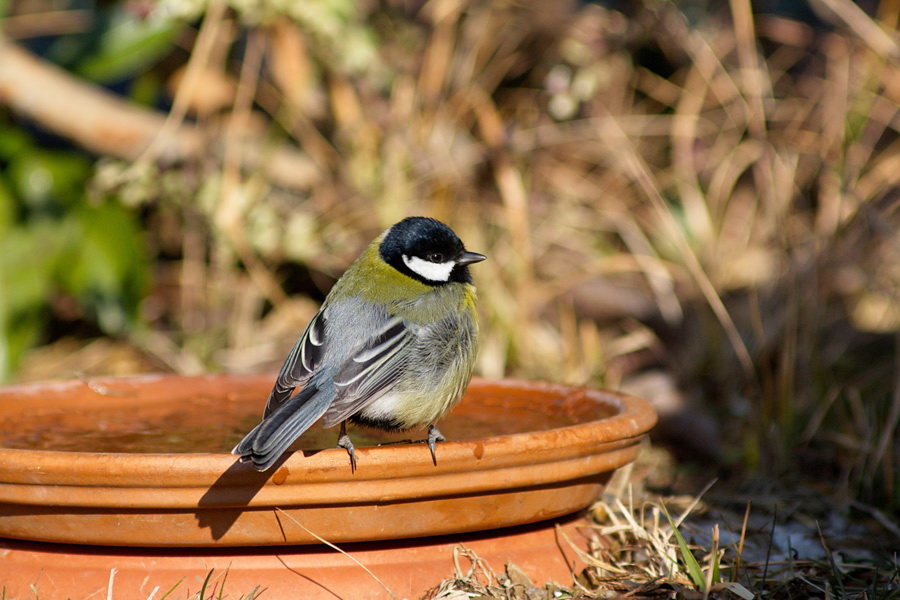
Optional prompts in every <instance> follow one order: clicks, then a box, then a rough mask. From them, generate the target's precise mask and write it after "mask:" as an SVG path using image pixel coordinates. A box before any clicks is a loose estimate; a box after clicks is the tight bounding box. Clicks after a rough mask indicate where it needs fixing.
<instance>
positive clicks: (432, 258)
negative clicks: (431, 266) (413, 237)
mask: <svg viewBox="0 0 900 600" xmlns="http://www.w3.org/2000/svg"><path fill="white" fill-rule="evenodd" d="M428 262H433V263H442V262H444V255H443V254H441V253H440V252H433V253H432V254H429V255H428Z"/></svg>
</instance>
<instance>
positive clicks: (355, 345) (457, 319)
mask: <svg viewBox="0 0 900 600" xmlns="http://www.w3.org/2000/svg"><path fill="white" fill-rule="evenodd" d="M484 259H485V256H484V255H482V254H477V253H475V252H468V251H466V248H465V246H463V243H462V242H461V241H460V239H459V237H457V235H456V234H455V233H454V232H453V230H452V229H450V228H449V227H447V226H446V225H444V224H443V223H441V222H440V221H436V220H435V219H429V218H426V217H409V218H407V219H404V220H402V221H400V222H399V223H397V224H396V225H394V226H393V227H391V228H389V229H388V230H387V231H385V232H384V233H382V234H381V235H380V236H379V237H378V238H376V239H375V241H373V242H372V243H371V244H370V245H369V247H368V248H366V250H365V251H364V252H363V253H362V254H361V255H360V257H359V258H357V259H356V261H355V262H354V263H353V264H352V265H350V268H348V269H347V271H346V272H345V273H344V275H343V276H342V277H341V278H340V279H339V280H338V281H337V283H336V284H335V285H334V287H333V288H332V290H331V292H329V294H328V296H327V297H326V298H325V302H324V303H323V304H322V308H321V310H320V311H319V312H318V313H317V314H316V316H315V317H313V319H312V321H310V323H309V325H307V327H306V330H305V331H304V332H303V335H301V336H300V339H299V340H298V341H297V343H296V344H295V345H294V348H293V349H292V350H291V352H290V354H288V357H287V359H286V360H285V361H284V365H283V366H282V367H281V372H280V373H279V374H278V378H277V380H276V381H275V385H274V387H273V388H272V392H271V393H270V394H269V399H268V401H267V402H266V408H265V413H264V415H263V420H262V422H261V423H260V424H259V425H257V426H256V427H255V428H254V429H253V430H252V431H251V432H250V433H248V434H247V436H246V437H245V438H244V439H243V440H242V441H241V443H239V444H238V445H237V446H236V447H235V448H234V450H232V452H233V453H234V454H239V455H240V456H241V460H245V461H246V460H249V461H252V462H253V465H254V466H255V467H256V468H257V469H258V470H260V471H265V470H266V469H268V468H269V467H271V466H272V465H273V464H274V463H275V461H276V460H277V459H278V457H279V456H281V454H282V453H283V452H284V451H285V450H286V449H287V447H288V446H290V445H291V443H292V442H293V441H294V440H295V439H297V437H299V436H300V435H301V434H302V433H303V432H304V431H306V430H307V429H309V427H310V426H311V425H312V424H313V423H315V422H316V421H317V420H318V419H319V418H320V417H321V418H322V424H323V425H324V426H325V427H332V426H334V425H337V424H338V423H340V425H341V430H340V434H339V437H338V446H339V447H341V448H344V449H346V450H347V453H348V454H349V455H350V467H351V470H352V471H354V472H355V471H356V453H355V452H354V448H353V443H352V442H351V441H350V437H349V436H348V435H347V430H346V421H347V420H350V421H353V422H355V423H358V424H361V425H364V426H369V427H375V428H378V429H384V430H406V429H412V428H416V427H424V426H428V438H427V442H428V447H429V449H430V450H431V459H432V461H433V462H434V464H435V465H436V464H437V458H436V455H435V442H439V441H444V436H443V435H441V432H440V431H438V429H437V427H435V426H434V423H435V421H437V420H438V419H440V418H441V417H442V416H443V415H444V414H445V413H446V412H447V411H448V410H450V409H451V408H452V407H453V406H454V405H455V404H456V403H457V402H459V400H460V398H461V397H462V395H463V392H465V389H466V387H467V386H468V384H469V380H470V379H471V377H472V368H473V366H474V362H475V350H476V348H475V343H476V338H477V335H478V320H477V314H476V311H475V286H474V285H473V283H472V277H471V275H470V274H469V267H468V266H469V265H470V264H472V263H477V262H480V261H482V260H484ZM299 386H302V387H301V388H300V390H299V391H297V392H296V393H294V391H295V389H296V388H297V387H299Z"/></svg>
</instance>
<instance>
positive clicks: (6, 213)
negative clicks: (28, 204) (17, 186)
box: [0, 174, 18, 235]
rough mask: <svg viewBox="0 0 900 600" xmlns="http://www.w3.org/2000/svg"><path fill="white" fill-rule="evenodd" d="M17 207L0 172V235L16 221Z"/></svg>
mask: <svg viewBox="0 0 900 600" xmlns="http://www.w3.org/2000/svg"><path fill="white" fill-rule="evenodd" d="M17 213H18V207H17V206H16V200H15V198H13V195H12V192H11V191H10V189H9V184H8V183H7V182H6V180H5V179H4V178H3V175H2V174H0V235H2V234H3V232H4V231H5V230H6V229H8V228H9V227H10V226H11V225H12V224H13V223H15V221H16V215H17Z"/></svg>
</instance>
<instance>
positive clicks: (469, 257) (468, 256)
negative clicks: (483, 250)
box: [456, 252, 487, 265]
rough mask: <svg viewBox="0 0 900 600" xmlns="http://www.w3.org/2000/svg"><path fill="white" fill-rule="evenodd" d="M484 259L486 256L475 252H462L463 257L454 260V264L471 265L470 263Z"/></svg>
mask: <svg viewBox="0 0 900 600" xmlns="http://www.w3.org/2000/svg"><path fill="white" fill-rule="evenodd" d="M486 258H487V256H485V255H484V254H478V253H477V252H463V255H462V256H460V257H459V258H457V259H456V264H458V265H471V264H472V263H477V262H481V261H483V260H484V259H486Z"/></svg>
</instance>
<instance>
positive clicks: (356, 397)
mask: <svg viewBox="0 0 900 600" xmlns="http://www.w3.org/2000/svg"><path fill="white" fill-rule="evenodd" d="M414 339H415V334H414V333H413V331H412V330H411V329H410V328H409V326H408V324H407V323H405V322H404V321H403V320H401V319H399V318H397V317H394V318H391V319H389V320H388V321H387V322H386V323H385V324H384V326H383V327H382V328H381V329H380V330H379V331H378V332H377V333H376V334H375V335H374V336H372V337H371V338H369V339H368V340H367V341H366V342H365V343H364V344H363V345H362V346H360V347H359V348H358V349H357V350H356V351H355V352H354V353H353V355H352V356H351V357H350V358H349V359H348V360H346V361H344V363H343V364H342V365H341V366H340V367H338V370H337V372H336V373H335V375H334V379H333V381H334V385H335V387H336V388H337V392H338V394H337V398H336V399H335V400H334V401H333V402H332V403H331V406H330V407H329V408H328V411H327V412H326V413H325V417H324V418H323V419H322V424H323V425H324V426H325V427H331V426H332V425H335V424H337V423H340V422H341V421H343V420H344V419H346V418H347V417H349V416H351V415H353V414H355V413H357V412H359V411H360V410H362V408H363V407H364V406H365V405H366V404H368V403H369V402H371V401H372V400H374V399H376V398H378V397H379V396H380V395H381V394H382V393H383V392H384V391H385V390H387V389H389V388H390V387H391V385H392V384H393V383H394V382H395V381H396V380H397V379H398V378H399V377H400V376H401V375H402V373H403V371H404V369H405V367H406V362H407V361H408V360H409V351H410V349H411V348H412V342H413V341H414Z"/></svg>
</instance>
